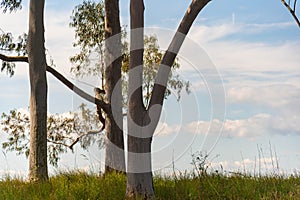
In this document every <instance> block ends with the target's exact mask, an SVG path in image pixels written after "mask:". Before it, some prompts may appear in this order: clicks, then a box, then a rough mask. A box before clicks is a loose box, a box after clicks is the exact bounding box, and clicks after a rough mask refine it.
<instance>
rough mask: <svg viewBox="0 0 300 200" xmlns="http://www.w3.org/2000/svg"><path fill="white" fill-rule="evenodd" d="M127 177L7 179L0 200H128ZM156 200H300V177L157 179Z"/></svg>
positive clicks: (0, 185) (71, 175)
mask: <svg viewBox="0 0 300 200" xmlns="http://www.w3.org/2000/svg"><path fill="white" fill-rule="evenodd" d="M125 189H126V177H125V176H124V175H118V174H111V175H106V176H97V175H89V174H86V173H83V172H72V173H62V174H59V175H56V176H54V177H51V178H50V180H49V181H48V182H43V183H26V182H24V181H21V180H18V179H11V178H9V177H7V178H6V179H5V180H3V181H1V182H0V199H5V200H10V199H22V200H26V199H28V200H29V199H30V200H34V199H45V200H46V199H49V200H50V199H51V200H56V199H57V200H64V199H65V200H73V199H74V200H75V199H76V200H77V199H84V200H85V199H90V200H92V199H109V200H110V199H112V200H113V199H116V200H119V199H124V194H125ZM154 189H155V193H156V199H174V200H176V199H180V200H184V199H272V200H273V199H300V177H295V176H290V177H288V178H284V177H280V176H266V177H260V178H259V177H251V176H247V175H233V176H225V175H222V174H217V173H215V174H210V175H203V176H201V177H198V176H195V175H187V174H186V175H181V176H179V177H176V178H168V177H161V176H156V177H154Z"/></svg>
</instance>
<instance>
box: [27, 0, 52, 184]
mask: <svg viewBox="0 0 300 200" xmlns="http://www.w3.org/2000/svg"><path fill="white" fill-rule="evenodd" d="M44 3H45V1H44V0H30V9H29V33H28V43H27V45H28V46H27V49H28V62H29V77H30V154H29V177H28V180H29V181H41V180H47V179H48V167H47V79H46V66H47V64H46V56H45V46H44V41H45V39H44V21H43V20H44Z"/></svg>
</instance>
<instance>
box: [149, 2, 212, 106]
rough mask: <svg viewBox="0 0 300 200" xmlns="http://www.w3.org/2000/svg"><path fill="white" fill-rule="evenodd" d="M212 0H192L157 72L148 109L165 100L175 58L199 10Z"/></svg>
mask: <svg viewBox="0 0 300 200" xmlns="http://www.w3.org/2000/svg"><path fill="white" fill-rule="evenodd" d="M210 1H211V0H192V3H191V4H190V6H189V7H188V9H187V11H186V13H185V15H184V17H183V19H182V20H181V23H180V25H179V27H178V29H177V32H176V33H175V35H174V37H173V39H172V42H171V43H170V45H169V47H168V50H167V51H166V53H165V55H164V57H163V59H162V61H161V63H160V66H159V70H158V72H157V76H156V80H155V85H154V87H153V90H152V93H151V99H150V103H149V107H148V110H149V109H150V108H151V107H152V106H154V105H156V104H159V105H162V104H163V100H164V94H165V91H166V85H167V81H168V77H169V73H170V70H171V67H172V65H173V63H174V60H175V58H176V56H177V54H178V52H179V50H180V48H181V46H182V44H183V42H184V39H185V37H186V35H187V34H188V32H189V30H190V28H191V26H192V24H193V22H194V20H195V19H196V17H197V16H198V14H199V12H200V11H201V10H202V9H203V8H204V7H205V6H206V5H207V4H208V2H210Z"/></svg>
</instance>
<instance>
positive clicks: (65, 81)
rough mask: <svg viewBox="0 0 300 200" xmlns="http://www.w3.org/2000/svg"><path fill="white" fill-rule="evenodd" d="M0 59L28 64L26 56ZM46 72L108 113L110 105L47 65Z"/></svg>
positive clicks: (1, 56) (0, 55) (0, 57)
mask: <svg viewBox="0 0 300 200" xmlns="http://www.w3.org/2000/svg"><path fill="white" fill-rule="evenodd" d="M0 59H1V60H3V61H6V62H26V63H28V57H26V56H6V55H3V54H0ZM46 70H47V72H49V73H51V74H52V75H53V76H54V77H55V78H57V79H58V80H59V81H60V82H62V83H63V84H64V85H65V86H67V87H68V88H69V89H70V90H72V91H73V92H74V93H76V94H77V95H79V96H80V97H82V98H83V99H85V100H87V101H89V102H91V103H93V104H96V105H98V106H100V107H101V108H102V109H103V111H104V112H106V113H108V112H109V111H110V105H109V104H107V103H105V102H104V101H103V100H99V99H97V98H95V97H93V96H91V95H89V94H88V93H86V92H84V91H83V90H81V89H80V88H78V87H77V86H75V85H74V84H73V83H72V82H71V81H69V80H68V79H66V78H65V77H64V76H63V75H62V74H60V73H59V72H58V71H56V70H55V69H54V68H52V67H50V66H48V65H47V68H46Z"/></svg>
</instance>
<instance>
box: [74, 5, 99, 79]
mask: <svg viewBox="0 0 300 200" xmlns="http://www.w3.org/2000/svg"><path fill="white" fill-rule="evenodd" d="M104 18H105V14H104V4H103V2H97V3H96V2H91V1H83V3H82V4H80V5H78V6H76V7H75V8H74V10H73V12H72V16H71V23H70V27H72V28H74V29H75V39H76V42H75V43H74V44H73V46H74V47H80V52H79V53H78V54H76V55H75V56H73V57H71V58H70V61H71V62H72V63H73V64H74V66H73V67H72V68H71V72H73V73H74V74H75V75H76V76H81V77H83V76H87V75H101V76H103V74H104V72H103V70H104V57H103V55H104V38H105V36H104V32H105V27H104ZM93 55H94V56H95V58H97V59H95V62H94V63H95V64H94V65H93V66H90V65H91V63H92V61H93V60H91V57H93Z"/></svg>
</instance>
